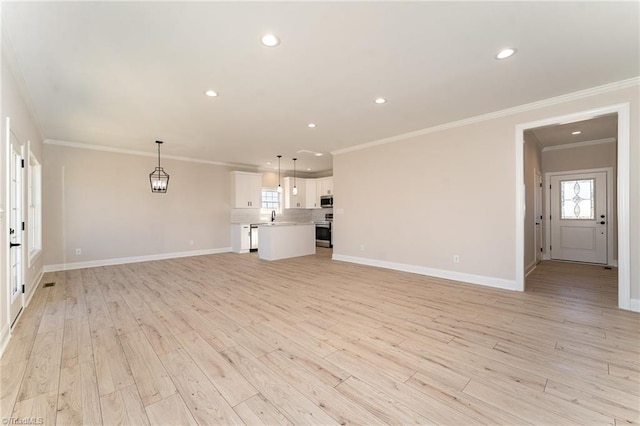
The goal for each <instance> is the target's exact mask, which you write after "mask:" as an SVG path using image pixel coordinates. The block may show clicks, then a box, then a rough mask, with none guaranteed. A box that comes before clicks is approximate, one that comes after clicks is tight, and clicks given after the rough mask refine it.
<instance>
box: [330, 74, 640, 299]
mask: <svg viewBox="0 0 640 426" xmlns="http://www.w3.org/2000/svg"><path fill="white" fill-rule="evenodd" d="M638 93H639V90H638V86H637V83H636V84H635V85H634V86H632V87H628V86H625V87H623V88H620V89H616V90H613V89H612V90H610V91H604V90H602V91H594V92H593V94H587V93H584V94H581V95H580V96H571V97H569V96H568V97H566V98H564V99H566V100H563V101H556V102H549V103H547V104H545V105H543V104H538V105H537V106H536V107H535V108H522V109H518V110H513V112H509V113H505V114H496V115H494V116H493V118H486V119H484V120H468V121H467V122H466V123H468V124H465V123H460V125H459V126H455V127H447V126H442V127H441V128H440V129H431V130H425V131H423V132H416V133H414V134H413V135H407V137H405V138H401V137H398V138H396V140H395V141H393V142H390V143H380V144H374V143H371V144H369V145H366V146H364V147H362V149H360V150H344V151H341V152H334V153H333V154H334V187H335V188H334V189H335V191H334V192H335V205H334V212H335V217H334V225H335V228H334V229H335V237H334V243H335V247H334V257H336V258H338V259H340V258H342V259H344V260H352V261H359V262H363V263H374V264H375V263H378V264H383V265H385V266H391V267H393V266H401V267H404V269H408V270H414V271H417V272H423V273H427V274H441V275H443V274H444V275H446V276H449V277H455V278H458V279H463V280H467V281H470V282H477V283H484V284H489V285H496V286H500V287H509V286H511V287H512V288H513V287H515V286H514V285H513V284H514V283H515V279H516V277H515V270H516V259H515V241H516V236H515V229H516V227H515V217H516V210H515V209H516V205H515V204H516V202H515V201H516V200H515V195H516V191H515V184H514V176H515V170H516V165H515V129H516V126H517V125H519V124H524V123H530V122H534V121H537V120H542V119H547V118H551V117H557V116H562V115H566V114H570V113H575V112H579V111H587V110H592V109H595V108H599V107H603V106H609V105H615V104H619V103H623V102H630V105H631V114H630V115H631V135H630V137H631V140H630V143H631V147H630V148H631V153H630V161H631V167H630V174H631V179H630V185H631V186H630V210H631V224H630V227H631V229H630V231H631V253H630V254H631V259H632V262H631V297H632V299H637V298H639V297H640V269H639V265H640V262H638V259H640V221H638V220H637V218H638V211H639V207H640V142H639V136H638V129H639V127H640V126H639V122H638V117H639V116H640V110H639V100H638ZM383 142H386V141H383ZM454 254H457V255H459V256H460V263H458V264H455V263H453V261H452V257H453V255H454Z"/></svg>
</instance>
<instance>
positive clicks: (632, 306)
mask: <svg viewBox="0 0 640 426" xmlns="http://www.w3.org/2000/svg"><path fill="white" fill-rule="evenodd" d="M629 310H630V311H633V312H640V299H631V300H630V302H629Z"/></svg>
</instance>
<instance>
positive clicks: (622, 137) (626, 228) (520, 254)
mask: <svg viewBox="0 0 640 426" xmlns="http://www.w3.org/2000/svg"><path fill="white" fill-rule="evenodd" d="M631 80H634V81H637V80H638V78H634V79H631ZM631 80H626V81H628V82H630V81H631ZM629 111H630V104H629V102H625V103H621V104H616V105H611V106H606V107H602V108H596V109H593V110H589V111H583V112H578V113H574V114H569V115H564V116H560V117H552V118H547V119H544V120H538V121H533V122H529V123H522V124H518V125H516V128H515V132H516V134H515V172H516V174H515V179H514V181H515V182H514V186H515V192H516V209H515V210H516V223H515V225H516V246H515V253H516V264H515V266H516V269H515V273H516V275H515V281H516V288H517V289H518V290H521V291H523V290H524V205H523V201H524V173H523V169H524V131H525V130H527V129H534V128H536V127H542V126H549V125H553V124H557V123H561V122H565V121H568V120H572V121H575V120H579V119H584V118H586V117H588V118H592V117H597V116H600V115H605V114H612V113H615V114H618V150H617V151H618V154H617V163H618V176H617V185H618V307H619V308H621V309H631V264H630V210H629V196H630V192H629V191H630V163H629V161H630V160H629V157H630V145H631V142H630V134H629V133H630V112H629Z"/></svg>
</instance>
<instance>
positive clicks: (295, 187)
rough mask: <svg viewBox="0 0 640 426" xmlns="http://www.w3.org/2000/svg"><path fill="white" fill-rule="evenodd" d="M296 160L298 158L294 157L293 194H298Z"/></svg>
mask: <svg viewBox="0 0 640 426" xmlns="http://www.w3.org/2000/svg"><path fill="white" fill-rule="evenodd" d="M296 160H297V158H294V159H293V191H291V193H292V194H293V195H298V187H297V186H296Z"/></svg>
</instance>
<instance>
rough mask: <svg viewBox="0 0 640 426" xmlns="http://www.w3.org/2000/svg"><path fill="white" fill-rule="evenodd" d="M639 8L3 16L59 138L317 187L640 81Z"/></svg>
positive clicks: (28, 83) (56, 9) (280, 8)
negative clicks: (345, 165) (376, 153)
mask: <svg viewBox="0 0 640 426" xmlns="http://www.w3.org/2000/svg"><path fill="white" fill-rule="evenodd" d="M639 8H640V6H639V3H638V2H622V3H614V2H610V1H606V2H572V3H569V2H512V3H511V2H468V3H467V2H386V3H382V2H353V3H352V2H279V3H272V2H255V3H254V2H251V3H249V2H221V3H217V2H190V3H182V2H153V3H151V2H126V3H122V2H102V3H82V2H64V3H63V2H43V3H32V2H3V4H2V23H3V43H7V42H8V44H5V47H7V46H8V47H9V48H10V49H9V50H10V51H11V55H10V56H11V58H12V62H13V63H15V66H16V68H17V69H18V70H19V73H20V75H21V78H23V79H24V83H25V87H26V89H27V93H28V97H29V98H30V102H31V104H32V106H33V108H34V112H35V116H36V118H37V121H38V123H39V125H40V127H41V130H42V132H43V134H44V137H45V138H47V139H54V140H62V141H70V142H80V143H87V144H96V145H104V146H109V147H115V148H122V149H131V150H136V151H148V152H150V153H153V152H155V150H156V145H155V143H154V141H155V140H158V139H160V140H163V141H165V144H164V145H163V148H162V149H163V153H165V154H167V155H177V156H184V157H192V158H198V159H204V160H211V161H220V162H227V163H237V164H247V165H253V166H259V167H265V162H267V161H274V162H275V163H276V164H277V160H276V158H275V156H276V155H278V154H281V155H283V162H282V168H283V169H290V168H291V167H292V162H291V161H290V159H291V158H292V157H294V156H297V157H298V158H300V161H298V170H306V169H307V168H311V169H312V171H314V172H316V171H321V170H328V169H331V168H332V161H331V156H330V155H329V154H328V153H329V152H331V151H334V150H338V149H341V148H346V147H349V146H353V145H358V144H362V143H366V142H371V141H374V140H378V139H382V138H386V137H390V136H394V135H398V134H402V133H406V132H411V131H415V130H419V129H423V128H427V127H431V126H434V125H438V124H442V123H446V122H450V121H454V120H458V119H463V118H467V117H471V116H476V115H479V114H484V113H488V112H492V111H497V110H501V109H505V108H509V107H513V106H517V105H521V104H525V103H529V102H533V101H536V100H540V99H545V98H549V97H553V96H558V95H562V94H566V93H570V92H574V91H578V90H582V89H586V88H590V87H594V86H598V85H602V84H605V83H610V82H614V81H620V80H624V79H627V78H632V77H636V76H638V75H640V65H639V64H640V57H639V51H640V42H639V40H640V35H639V28H640V23H639V18H638V16H639V11H640V9H639ZM268 31H271V32H274V33H276V34H277V35H278V36H279V37H280V38H281V40H282V42H281V44H280V45H279V46H278V47H275V48H267V47H264V46H262V45H261V44H260V42H259V39H260V37H261V36H262V35H263V34H264V33H266V32H268ZM507 46H512V47H516V48H517V49H518V53H517V54H516V55H515V56H513V57H512V58H510V59H507V60H503V61H498V60H496V59H494V56H495V54H496V53H497V51H498V50H500V49H501V48H503V47H507ZM207 89H213V90H216V91H218V92H219V93H220V96H219V97H217V98H208V97H206V96H204V91H205V90H207ZM379 96H383V97H385V98H387V99H388V100H389V101H388V102H387V103H386V104H384V105H376V104H374V103H373V100H374V98H376V97H379ZM309 122H314V123H317V127H316V128H315V129H309V128H307V123H309ZM300 150H308V151H314V152H322V153H325V155H324V156H323V157H316V156H314V155H312V154H310V153H298V151H300Z"/></svg>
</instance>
